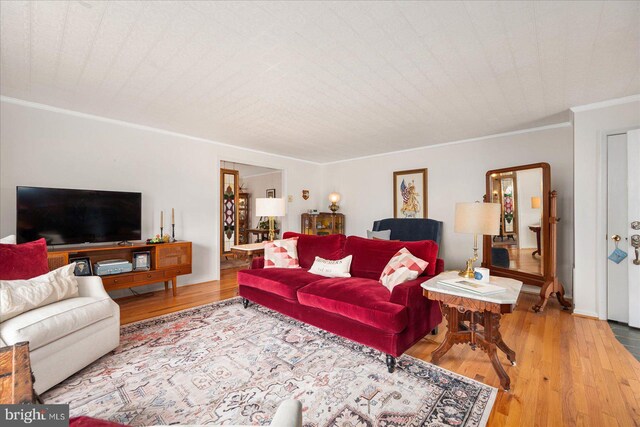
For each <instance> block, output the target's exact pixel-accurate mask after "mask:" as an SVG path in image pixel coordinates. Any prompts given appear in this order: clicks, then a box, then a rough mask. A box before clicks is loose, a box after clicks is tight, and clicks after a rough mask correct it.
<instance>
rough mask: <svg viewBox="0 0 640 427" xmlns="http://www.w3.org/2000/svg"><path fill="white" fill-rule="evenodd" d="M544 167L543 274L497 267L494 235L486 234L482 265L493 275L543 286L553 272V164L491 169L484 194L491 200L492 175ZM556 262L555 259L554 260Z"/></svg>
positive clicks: (541, 231) (485, 197) (541, 220)
mask: <svg viewBox="0 0 640 427" xmlns="http://www.w3.org/2000/svg"><path fill="white" fill-rule="evenodd" d="M538 168H541V169H542V198H541V199H542V216H541V218H540V227H541V230H540V236H541V240H542V242H541V243H540V249H541V250H542V266H543V271H542V275H538V274H533V273H525V272H524V271H517V270H511V269H509V268H503V267H496V266H494V265H491V242H492V238H493V236H484V237H483V242H482V266H483V267H485V268H488V269H489V270H490V271H491V274H492V275H495V276H500V277H510V278H512V279H516V280H520V281H522V282H523V283H526V284H527V285H534V286H540V287H543V286H544V285H545V283H547V282H548V281H549V280H550V279H551V277H552V276H553V274H554V273H553V272H552V269H551V250H550V248H551V239H550V233H549V218H550V212H551V211H550V197H549V196H550V193H551V166H550V165H549V163H533V164H530V165H522V166H513V167H509V168H503V169H494V170H490V171H488V172H487V174H486V188H487V190H486V194H485V195H484V201H485V202H489V201H491V200H490V196H489V195H490V194H491V175H493V174H500V173H504V172H516V171H521V170H529V169H538ZM554 262H555V260H554Z"/></svg>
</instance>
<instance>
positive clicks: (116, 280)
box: [100, 274, 134, 288]
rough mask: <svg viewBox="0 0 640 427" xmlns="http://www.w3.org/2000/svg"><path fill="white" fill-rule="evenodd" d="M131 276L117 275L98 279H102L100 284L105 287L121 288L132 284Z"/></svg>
mask: <svg viewBox="0 0 640 427" xmlns="http://www.w3.org/2000/svg"><path fill="white" fill-rule="evenodd" d="M133 277H134V276H133V275H132V274H122V275H121V274H118V275H117V276H100V278H101V279H102V284H103V285H104V286H105V288H106V287H109V286H116V287H117V286H122V285H126V284H127V283H132V282H133Z"/></svg>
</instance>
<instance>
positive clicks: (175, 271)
mask: <svg viewBox="0 0 640 427" xmlns="http://www.w3.org/2000/svg"><path fill="white" fill-rule="evenodd" d="M182 274H191V264H189V265H182V266H180V267H174V268H169V269H167V270H165V272H164V277H166V278H169V277H175V276H180V275H182Z"/></svg>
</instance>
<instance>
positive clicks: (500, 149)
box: [324, 124, 573, 295]
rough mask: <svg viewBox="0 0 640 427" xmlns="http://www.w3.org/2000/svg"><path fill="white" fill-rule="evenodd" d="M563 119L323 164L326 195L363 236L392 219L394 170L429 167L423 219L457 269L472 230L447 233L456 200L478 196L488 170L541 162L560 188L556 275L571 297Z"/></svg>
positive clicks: (568, 163)
mask: <svg viewBox="0 0 640 427" xmlns="http://www.w3.org/2000/svg"><path fill="white" fill-rule="evenodd" d="M572 137H573V134H572V129H571V126H570V125H569V124H566V125H564V126H562V127H555V128H547V129H541V130H537V131H534V132H528V133H520V134H513V135H507V136H500V137H492V138H489V139H484V140H476V141H470V142H466V143H460V144H450V145H442V146H438V147H425V148H422V149H417V150H410V151H405V152H398V153H393V154H387V155H382V156H377V157H368V158H363V159H356V160H351V161H345V162H337V163H333V164H329V165H327V166H326V170H325V178H324V179H325V182H326V187H325V188H326V191H325V192H326V193H328V192H330V191H337V192H339V193H340V194H341V195H342V201H341V202H340V207H341V209H340V212H342V213H344V214H345V216H346V231H347V234H355V235H360V236H364V235H365V233H366V230H367V229H371V226H372V225H373V221H374V220H376V219H381V218H388V217H392V216H393V187H392V177H393V172H394V171H399V170H407V169H417V168H428V169H429V176H428V186H429V200H428V203H429V218H433V219H437V220H440V221H444V234H443V241H442V248H441V252H440V255H441V257H443V258H444V260H445V267H446V268H461V267H462V266H463V263H464V261H465V259H466V258H468V257H469V256H471V253H472V251H471V248H472V245H473V239H472V237H471V236H470V235H465V234H457V233H454V232H453V219H454V211H455V203H456V202H469V201H474V200H482V196H483V195H484V193H485V173H486V172H487V171H488V170H491V169H499V168H504V167H509V166H518V165H524V164H530V163H539V162H547V163H549V164H550V165H551V187H552V188H553V189H556V190H558V207H559V216H560V217H561V218H562V221H561V222H560V224H559V239H558V247H559V256H558V272H559V276H560V279H561V280H562V281H563V283H564V284H565V289H566V290H567V292H568V294H569V295H570V294H571V283H572V280H571V270H572V264H573V262H572V259H573V258H572V255H573V224H572V219H573V181H572V178H573V150H572V140H573V138H572Z"/></svg>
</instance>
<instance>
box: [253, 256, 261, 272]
mask: <svg viewBox="0 0 640 427" xmlns="http://www.w3.org/2000/svg"><path fill="white" fill-rule="evenodd" d="M260 268H264V257H263V256H259V257H255V258H254V259H253V260H252V261H251V269H252V270H256V269H260Z"/></svg>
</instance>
